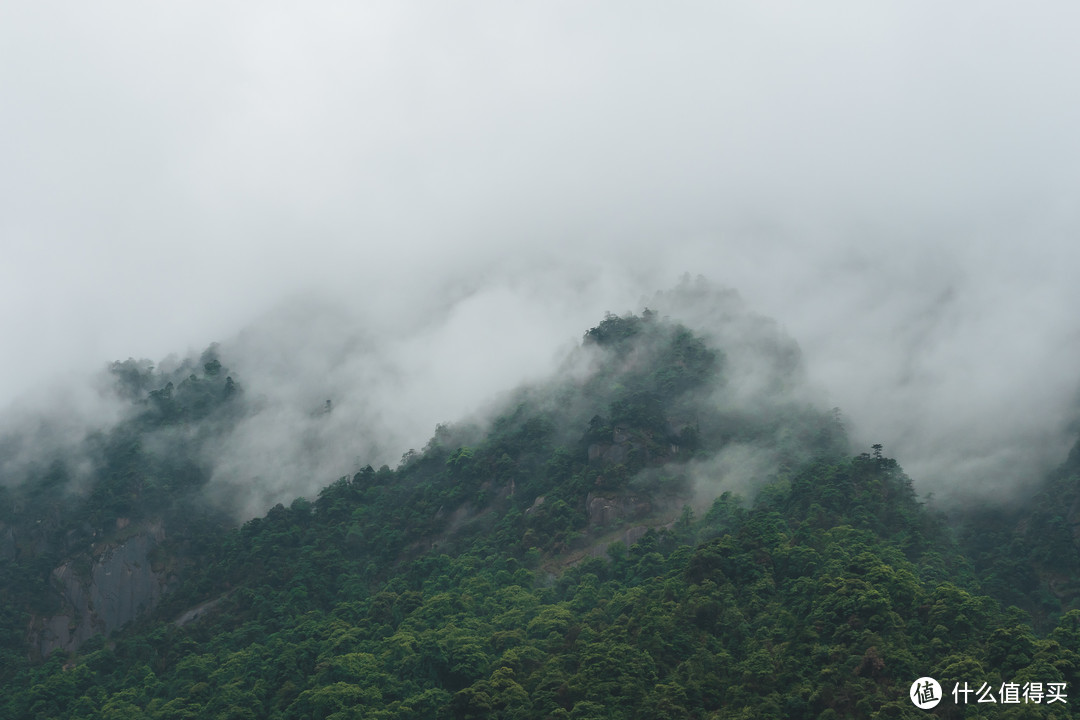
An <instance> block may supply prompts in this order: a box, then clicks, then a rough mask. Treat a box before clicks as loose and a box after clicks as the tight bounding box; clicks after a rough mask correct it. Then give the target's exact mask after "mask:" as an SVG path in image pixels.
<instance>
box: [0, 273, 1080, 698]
mask: <svg viewBox="0 0 1080 720" xmlns="http://www.w3.org/2000/svg"><path fill="white" fill-rule="evenodd" d="M703 317H710V318H712V320H711V321H710V322H708V323H706V322H704V321H703V320H702V318H703ZM684 319H686V320H685V321H686V323H690V324H684ZM695 326H696V327H703V328H708V329H707V330H702V331H698V330H695V329H694V327H695ZM229 352H230V351H229V346H228V343H222V344H221V345H220V346H212V347H211V348H209V349H207V350H206V351H205V352H203V353H202V354H201V355H200V354H195V355H192V356H190V357H188V358H186V359H183V360H174V361H170V362H168V363H162V364H161V365H159V366H154V365H152V364H151V363H149V362H147V361H135V360H128V361H124V362H117V363H114V364H112V365H111V366H110V367H109V368H108V372H107V376H108V378H109V379H110V385H109V387H110V388H111V389H110V390H109V392H110V393H111V397H113V398H114V401H116V402H120V403H122V404H125V405H124V406H125V408H126V409H125V410H124V411H123V412H122V413H120V414H119V417H120V419H119V420H118V421H117V422H116V423H115V424H113V425H112V426H110V427H108V428H106V429H96V430H92V431H88V432H86V433H85V434H84V436H83V438H82V440H81V441H80V442H79V443H76V444H75V445H73V446H71V447H70V448H69V450H68V451H67V454H61V455H59V456H57V457H55V458H54V459H53V460H52V461H49V458H48V457H45V456H43V457H42V458H41V460H40V462H37V463H29V464H27V463H23V464H21V465H20V468H22V469H21V472H22V473H24V474H23V475H20V476H19V481H18V482H14V483H12V482H8V483H5V484H4V485H2V486H0V501H2V502H0V510H2V512H3V515H2V516H0V523H2V526H0V571H2V575H0V593H2V595H3V601H4V602H3V607H4V608H5V611H4V615H3V619H2V630H3V634H2V637H0V640H2V643H0V648H2V652H3V653H4V661H5V662H4V665H3V668H4V669H3V670H2V671H0V684H2V686H3V687H4V688H5V689H4V691H3V693H2V697H3V698H4V700H3V705H2V706H0V707H2V709H3V711H4V714H5V716H8V717H13V718H22V717H39V716H45V717H50V718H81V717H110V716H123V717H136V716H144V717H163V718H165V717H206V716H219V717H267V718H292V717H297V718H299V717H323V718H345V717H361V716H362V717H416V718H431V717H448V718H449V717H455V718H468V717H520V718H525V717H593V716H607V717H627V718H632V717H693V718H728V717H743V716H747V715H748V714H749V715H752V716H754V717H785V718H819V717H867V716H874V715H878V716H882V717H888V716H896V717H905V716H908V715H910V714H911V713H912V712H913V711H914V709H913V706H912V705H911V703H910V700H908V697H907V692H908V687H909V685H910V683H911V681H912V680H913V679H915V678H916V677H919V676H922V675H925V674H930V675H932V676H934V677H936V678H938V679H939V680H940V681H941V683H942V685H943V687H946V688H947V689H948V688H951V687H953V686H954V685H956V684H957V683H960V682H964V681H968V682H977V683H981V682H987V683H989V684H990V685H993V686H994V687H995V688H997V687H999V686H1003V685H1005V684H1011V683H1014V684H1016V687H1017V688H1019V687H1020V685H1021V684H1024V683H1033V682H1039V683H1045V684H1046V686H1047V687H1050V685H1049V684H1051V683H1055V684H1056V683H1064V684H1065V686H1066V687H1068V688H1069V689H1071V688H1074V687H1075V683H1076V680H1077V679H1078V677H1077V672H1078V671H1080V635H1078V634H1077V632H1076V627H1075V626H1076V625H1077V624H1078V622H1080V620H1078V617H1080V615H1078V613H1080V607H1078V606H1080V593H1077V592H1075V590H1074V588H1075V587H1080V567H1074V565H1075V563H1072V561H1071V560H1069V558H1075V557H1077V556H1080V553H1078V551H1077V547H1076V540H1075V535H1074V533H1073V532H1072V528H1073V527H1074V526H1075V524H1076V522H1078V520H1077V518H1073V515H1074V514H1075V512H1073V509H1068V510H1067V511H1065V510H1063V508H1064V507H1065V506H1066V505H1067V506H1068V507H1069V508H1071V506H1072V505H1073V504H1075V503H1072V502H1071V500H1070V498H1073V496H1075V495H1077V492H1078V491H1077V488H1078V487H1080V485H1078V483H1080V479H1078V477H1077V473H1076V470H1077V468H1076V465H1077V463H1076V462H1075V460H1076V457H1075V456H1076V455H1077V451H1076V450H1074V451H1073V453H1072V454H1071V455H1070V456H1069V458H1068V459H1067V460H1066V461H1065V462H1064V464H1062V465H1061V466H1060V468H1059V469H1058V470H1057V471H1055V472H1054V473H1051V474H1049V475H1048V476H1046V478H1045V479H1043V480H1040V481H1037V482H1036V483H1035V484H1034V485H1033V489H1034V488H1037V491H1036V492H1034V493H1033V494H1032V497H1031V500H1030V501H1028V502H1024V503H1013V504H1010V505H1000V504H984V505H982V506H978V507H977V506H975V505H959V506H956V505H938V504H930V505H929V506H928V505H927V504H926V501H925V498H924V499H920V498H919V496H918V495H917V494H916V490H915V485H914V484H913V481H912V479H911V478H909V477H908V475H907V474H905V473H904V471H903V470H902V469H901V467H900V465H899V463H898V462H897V461H896V460H895V459H893V458H891V457H889V456H888V455H887V454H886V449H887V447H888V444H887V443H884V444H883V443H875V444H873V446H872V447H868V448H867V449H866V451H865V452H857V451H855V452H854V453H853V448H852V446H851V443H850V440H849V437H848V430H847V429H846V428H845V419H844V417H843V415H842V414H841V411H840V410H839V409H836V408H829V406H828V405H827V404H826V403H822V402H821V400H822V399H823V394H822V393H821V392H820V391H819V390H817V389H815V388H813V387H812V386H810V384H809V383H808V381H807V379H806V377H805V373H804V370H803V366H802V362H801V359H800V352H799V348H798V346H797V345H796V344H795V343H794V342H793V341H792V340H791V339H790V338H788V337H787V336H786V335H785V334H784V333H783V332H782V331H781V330H780V329H779V328H778V326H777V325H776V324H775V323H773V322H772V321H770V320H768V319H766V318H762V317H760V316H757V315H754V314H753V313H749V312H747V311H746V309H745V307H744V306H743V304H742V302H741V300H740V299H739V298H738V296H737V295H735V294H734V293H731V292H730V291H726V290H718V289H715V288H712V287H710V286H709V285H707V284H706V283H704V282H703V281H691V280H686V281H684V283H683V284H681V285H680V286H679V287H677V288H675V289H674V290H672V291H670V292H668V293H661V294H658V295H657V296H656V297H654V298H652V299H651V300H650V301H649V304H648V305H647V306H645V307H643V309H642V311H641V312H640V313H625V314H613V313H608V314H607V315H605V316H604V317H602V318H600V319H599V321H598V322H597V323H596V324H595V325H594V326H593V327H591V328H590V329H589V330H587V331H586V332H585V333H584V334H583V335H582V340H581V342H580V343H579V344H578V345H577V346H576V347H574V348H572V349H571V350H570V351H569V352H568V353H566V354H565V355H564V356H563V360H562V361H561V364H560V366H559V369H558V371H557V372H555V373H553V374H552V375H550V376H549V377H547V378H545V379H543V380H540V381H537V382H532V383H527V384H525V385H522V386H520V387H518V388H517V389H508V390H507V392H506V393H505V394H503V395H501V396H499V397H496V398H477V399H476V405H475V407H476V408H477V411H476V412H474V413H473V414H472V415H471V416H469V417H465V418H462V419H460V420H458V421H455V422H450V423H442V424H439V425H438V426H437V427H436V429H435V432H434V434H433V435H431V436H430V438H429V439H428V440H427V441H426V443H425V444H423V446H422V447H421V448H420V449H409V450H407V451H405V452H404V453H403V454H402V455H401V457H400V460H399V461H396V462H395V466H396V467H390V466H389V464H382V466H381V467H374V466H373V465H372V464H364V465H361V466H360V467H357V468H356V469H355V470H354V471H351V472H348V473H346V474H341V475H339V476H338V479H337V480H336V481H333V482H330V480H332V477H327V476H326V475H322V476H319V477H316V478H302V479H300V480H299V481H298V482H297V483H296V484H294V485H292V486H291V487H292V488H293V489H294V492H295V494H294V495H293V496H292V497H291V499H289V501H288V502H287V503H285V502H282V503H277V504H275V505H273V506H272V507H270V508H268V509H267V510H265V511H260V512H256V513H254V514H253V516H252V515H247V517H248V519H247V521H246V522H243V524H242V525H238V521H237V520H236V519H235V518H236V515H235V512H236V510H237V508H243V507H250V506H245V505H244V504H243V503H242V502H240V503H238V502H237V501H236V500H235V499H234V498H233V497H232V496H231V495H230V493H237V492H240V487H241V486H240V485H238V484H235V483H223V485H222V486H220V487H216V486H215V483H217V482H219V481H220V478H219V476H218V475H217V471H216V469H215V462H217V460H216V455H215V454H216V453H219V452H222V449H223V448H225V449H226V451H225V452H226V455H227V452H228V451H227V448H228V445H229V443H231V442H235V441H237V440H238V439H241V438H243V437H245V435H244V434H243V433H240V432H238V428H242V427H243V426H244V424H245V423H252V422H256V421H257V420H258V418H259V416H260V414H261V413H266V412H267V411H268V409H273V408H274V400H273V399H272V396H267V395H263V394H262V393H263V389H261V388H259V387H257V386H256V385H254V384H253V383H252V382H250V381H248V380H247V379H246V375H245V374H244V372H243V368H242V367H240V366H239V365H236V366H234V363H233V361H232V360H231V359H230V355H229ZM258 375H259V374H258V373H257V372H256V373H253V376H255V377H258ZM278 397H284V395H282V394H280V393H279V394H278ZM297 397H308V396H307V395H303V394H301V395H298V396H297ZM315 397H318V396H314V395H313V396H311V398H315ZM350 402H352V399H351V397H350V396H349V395H348V394H338V395H336V396H335V397H334V398H331V401H330V402H327V401H326V399H325V398H323V399H322V400H321V401H318V400H313V401H311V402H308V401H305V402H304V403H303V404H302V405H301V406H298V407H297V408H296V411H295V414H296V416H301V415H302V416H303V418H304V421H303V424H301V425H300V426H299V427H301V428H305V427H307V428H311V427H315V428H317V427H319V423H326V422H331V421H332V420H333V419H334V416H335V415H336V414H337V413H338V412H339V408H341V407H346V406H348V404H349V403H350ZM280 412H281V410H280V408H279V409H278V410H276V411H274V412H272V413H271V414H270V417H272V418H280V417H281V415H280ZM255 426H256V427H259V425H257V424H256V425H255ZM293 427H294V426H292V425H290V426H289V429H292V428H293ZM351 432H352V433H354V434H356V432H357V431H356V426H352V429H351ZM287 436H288V433H284V434H279V435H275V437H287ZM29 437H31V436H30V435H24V436H23V437H22V438H21V439H20V438H18V437H16V438H15V439H14V440H12V439H8V440H5V442H6V443H8V444H6V445H5V446H4V447H16V446H17V443H18V442H24V441H26V439H27V438H29ZM317 437H318V436H317V435H314V434H312V433H306V434H305V433H300V434H299V435H298V436H296V437H292V438H290V442H293V443H295V444H296V445H297V446H298V447H299V448H300V449H299V450H293V449H290V448H289V447H285V446H282V447H281V448H279V449H280V450H281V452H282V453H283V454H284V455H285V456H288V454H289V453H299V454H298V455H296V457H316V456H317V455H318V454H319V453H320V452H321V446H320V445H319V444H318V443H317V442H315V441H314V440H315V439H316V438H317ZM332 437H335V438H338V439H343V438H347V434H340V435H333V436H332ZM363 441H364V439H363V438H359V442H360V443H361V445H360V447H364V445H363ZM42 447H43V448H46V449H51V448H52V447H54V445H49V444H46V445H43V446H42ZM304 453H308V455H304ZM14 455H15V456H18V457H20V458H25V457H26V453H25V452H23V451H19V452H16V453H14ZM5 457H8V456H5ZM76 458H78V460H76ZM87 463H88V464H87ZM80 464H82V465H85V468H84V469H83V470H82V471H80V472H81V474H79V473H76V472H74V471H73V470H72V468H73V467H76V466H77V465H80ZM321 467H322V466H321V465H320V464H319V463H318V462H314V463H313V465H312V468H315V469H316V470H312V472H316V471H317V469H318V468H321ZM6 477H11V476H6ZM258 480H259V478H258V476H255V475H252V476H251V480H250V482H251V484H252V487H251V489H250V490H251V492H252V493H253V494H255V495H256V497H262V496H261V495H259V494H258V493H259V490H258V488H257V487H256V484H257V482H258ZM312 484H317V485H319V486H320V489H318V490H317V491H316V492H313V493H307V492H304V490H305V489H306V488H308V487H311V486H312ZM222 488H224V489H225V490H224V491H223V489H222ZM1063 503H1064V504H1063ZM243 518H244V516H243V515H242V516H241V519H243ZM121 568H126V569H124V570H123V572H117V571H119V570H121ZM113 575H125V576H126V577H127V578H129V580H128V581H127V582H128V583H129V584H130V587H138V588H142V589H141V590H139V591H138V592H134V591H131V590H130V587H129V588H128V589H127V590H125V589H124V588H125V586H124V585H122V584H111V583H113V581H112V580H110V579H108V578H111V577H113ZM125 593H127V594H125ZM139 593H141V594H139ZM117 597H122V598H127V600H124V602H117V601H116V600H115V598H117ZM1053 687H1057V685H1054V686H1053ZM1029 707H1030V706H1029ZM1022 709H1024V708H1023V706H1020V707H1018V708H1016V710H1017V711H1021V710H1022ZM1001 710H1002V711H1003V712H1004V713H1008V712H1011V709H1010V708H1006V707H1004V706H1003V707H1002V708H1001ZM1038 710H1039V711H1040V713H1042V714H1041V715H1040V716H1045V717H1058V716H1061V717H1065V716H1067V715H1068V712H1067V711H1066V710H1065V708H1064V707H1063V706H1062V705H1061V704H1060V703H1058V704H1043V705H1041V707H1040V708H1038ZM963 711H964V708H963V707H962V706H959V705H953V706H951V707H946V708H945V710H944V712H945V714H944V716H946V717H952V716H954V715H955V716H960V715H961V714H962V713H963ZM919 712H921V711H919Z"/></svg>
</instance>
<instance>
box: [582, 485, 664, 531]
mask: <svg viewBox="0 0 1080 720" xmlns="http://www.w3.org/2000/svg"><path fill="white" fill-rule="evenodd" d="M651 511H652V505H651V504H650V503H649V502H648V501H647V500H643V499H641V498H638V497H635V496H633V495H618V496H615V497H606V496H603V495H594V494H593V493H589V495H588V496H587V497H586V498H585V512H586V513H587V514H588V517H589V527H596V526H599V525H613V524H617V523H624V522H627V521H629V520H635V519H637V518H642V517H645V516H646V515H648V514H649V513H650V512H651Z"/></svg>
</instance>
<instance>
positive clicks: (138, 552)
mask: <svg viewBox="0 0 1080 720" xmlns="http://www.w3.org/2000/svg"><path fill="white" fill-rule="evenodd" d="M164 537H165V535H164V531H163V529H162V527H161V526H160V525H156V526H151V527H147V528H144V529H142V530H140V531H138V532H136V533H135V534H133V535H131V536H130V537H128V538H127V539H125V540H124V541H123V542H121V543H119V544H116V545H110V546H108V547H106V548H105V549H104V550H103V551H102V552H100V553H99V554H97V555H96V556H95V557H94V558H93V560H92V564H91V566H90V570H89V573H86V572H79V571H77V570H76V564H75V562H74V561H72V560H69V561H68V562H65V563H64V564H63V565H61V566H60V567H58V568H56V569H55V570H53V572H52V578H53V584H54V586H55V587H56V589H57V590H58V591H59V593H60V595H61V598H62V606H63V610H62V611H61V612H59V613H57V614H55V615H52V616H49V617H40V618H36V619H35V620H34V621H33V622H32V624H31V630H30V640H31V645H32V646H33V647H34V648H35V649H36V650H37V651H38V652H40V653H41V656H42V657H46V656H48V655H49V654H51V653H52V652H54V651H55V650H64V651H68V652H70V651H74V650H76V649H78V647H79V645H81V644H82V643H83V642H85V641H86V640H88V639H89V638H91V637H93V636H94V635H97V634H98V633H102V634H105V635H107V634H109V633H111V632H112V631H113V630H117V629H119V628H121V627H123V626H124V625H126V624H127V623H129V622H131V621H132V620H134V619H135V618H136V617H138V616H139V615H140V614H141V613H143V612H146V611H147V610H149V609H150V608H152V607H153V606H154V605H156V604H157V602H158V601H159V600H160V599H161V597H162V596H163V595H164V594H165V593H167V592H168V591H169V590H170V589H172V584H173V583H174V582H175V579H172V581H171V580H170V578H169V576H168V574H167V573H166V572H165V570H164V569H163V568H158V569H155V568H154V566H153V564H152V563H151V554H152V553H153V551H154V550H155V548H156V547H157V546H158V544H159V543H160V542H161V541H162V540H163V539H164Z"/></svg>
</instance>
